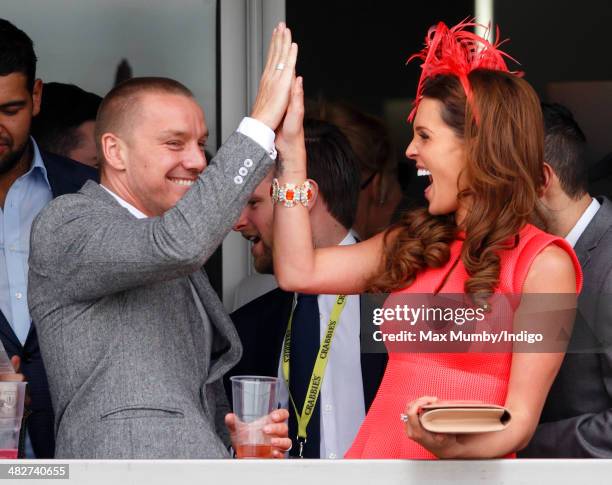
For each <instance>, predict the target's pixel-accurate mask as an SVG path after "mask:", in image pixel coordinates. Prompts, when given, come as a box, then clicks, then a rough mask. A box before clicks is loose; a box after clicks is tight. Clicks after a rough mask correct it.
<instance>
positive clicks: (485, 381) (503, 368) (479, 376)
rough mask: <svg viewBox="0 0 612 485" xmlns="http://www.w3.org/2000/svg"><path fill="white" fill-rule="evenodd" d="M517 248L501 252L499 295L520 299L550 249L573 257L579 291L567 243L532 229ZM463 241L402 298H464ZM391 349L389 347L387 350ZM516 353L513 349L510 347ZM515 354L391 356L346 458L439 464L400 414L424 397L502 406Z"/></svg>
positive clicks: (523, 232)
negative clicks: (413, 437)
mask: <svg viewBox="0 0 612 485" xmlns="http://www.w3.org/2000/svg"><path fill="white" fill-rule="evenodd" d="M519 235H520V238H519V244H518V246H517V247H516V248H515V249H512V250H506V251H502V252H501V253H500V258H501V261H500V263H501V265H500V278H499V281H500V283H499V287H498V288H497V289H496V290H495V293H503V294H511V293H513V294H520V293H521V289H522V287H523V282H524V281H525V277H526V275H527V272H528V270H529V268H530V266H531V263H532V262H533V260H534V258H535V257H536V256H537V255H538V254H539V253H540V252H541V251H542V250H543V249H544V248H546V247H547V246H548V245H550V244H556V245H557V246H559V247H561V248H562V249H564V250H565V251H567V253H568V254H569V255H570V256H571V258H572V260H573V262H574V266H575V270H576V289H577V291H580V289H581V286H582V272H581V269H580V264H579V263H578V260H577V259H576V256H575V254H574V251H573V250H572V248H571V246H570V245H569V244H568V243H567V242H566V241H565V239H562V238H559V237H556V236H552V235H550V234H547V233H545V232H543V231H541V230H539V229H537V228H536V227H534V226H532V225H526V226H525V227H524V228H523V229H522V230H521V231H520V234H519ZM461 246H462V240H456V241H454V242H453V243H452V244H451V247H450V252H451V256H450V259H449V261H448V263H447V264H446V265H445V266H444V267H442V268H435V269H432V268H429V269H427V270H426V271H424V272H423V273H422V274H420V275H419V276H418V277H417V279H416V281H415V282H414V284H412V285H411V286H410V287H408V288H405V289H403V290H400V291H399V292H397V293H394V294H392V296H393V295H396V294H398V293H399V294H402V293H417V294H425V293H433V292H436V291H440V293H464V286H463V285H464V282H465V281H466V280H467V278H468V275H467V272H466V270H465V267H464V266H463V263H462V262H461V255H460V253H461ZM387 347H389V345H387ZM510 350H511V347H510ZM511 363H512V353H511V351H509V352H498V353H484V352H467V353H422V352H421V353H416V352H392V351H390V352H389V362H388V364H387V368H386V371H385V375H384V377H383V380H382V382H381V385H380V388H379V390H378V392H377V394H376V398H375V399H374V401H373V403H372V406H371V407H370V410H369V411H368V414H367V416H366V418H365V420H364V422H363V424H362V425H361V428H360V429H359V432H358V434H357V436H356V438H355V441H354V442H353V444H352V445H351V448H350V449H349V450H348V451H347V453H346V455H345V458H373V459H375V458H408V459H434V458H436V457H435V456H434V455H433V454H432V453H430V452H429V451H428V450H426V449H425V448H423V447H422V446H421V445H420V444H418V443H416V442H415V441H412V440H411V439H410V438H408V436H407V435H406V432H405V428H404V423H402V422H401V420H400V414H401V413H403V412H404V411H405V408H406V405H407V403H408V402H410V401H412V400H414V399H417V398H419V397H421V396H437V397H438V398H440V399H442V400H450V399H458V400H479V401H483V402H486V403H492V404H499V405H503V404H504V402H505V400H506V393H507V387H508V381H509V378H510V365H511Z"/></svg>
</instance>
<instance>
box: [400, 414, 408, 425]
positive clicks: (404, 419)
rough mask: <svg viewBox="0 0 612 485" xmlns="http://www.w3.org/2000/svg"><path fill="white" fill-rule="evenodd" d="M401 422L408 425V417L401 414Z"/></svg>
mask: <svg viewBox="0 0 612 485" xmlns="http://www.w3.org/2000/svg"><path fill="white" fill-rule="evenodd" d="M400 420H401V421H402V423H407V422H408V415H407V414H404V413H401V414H400Z"/></svg>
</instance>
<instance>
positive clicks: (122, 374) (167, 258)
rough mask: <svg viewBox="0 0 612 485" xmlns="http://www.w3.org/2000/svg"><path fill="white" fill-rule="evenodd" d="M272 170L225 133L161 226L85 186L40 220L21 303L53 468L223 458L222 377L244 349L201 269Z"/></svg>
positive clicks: (257, 151)
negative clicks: (32, 342) (45, 396)
mask: <svg viewBox="0 0 612 485" xmlns="http://www.w3.org/2000/svg"><path fill="white" fill-rule="evenodd" d="M251 161H252V162H253V163H252V164H251ZM271 165H272V160H271V159H270V158H269V156H268V155H267V154H266V153H265V151H264V150H263V149H262V148H261V147H260V146H259V145H257V144H256V143H255V142H253V141H252V140H251V139H250V138H248V137H246V136H244V135H241V134H239V133H235V134H233V135H232V136H231V137H230V138H229V139H228V141H227V142H226V143H225V144H224V145H223V146H222V147H221V149H220V150H219V152H218V154H217V156H216V157H215V158H214V159H213V160H212V162H211V164H210V166H209V167H208V168H207V169H206V170H205V171H204V172H203V174H202V175H200V177H199V178H198V180H197V182H196V183H195V184H194V186H193V187H192V188H191V189H190V190H189V191H188V192H187V194H186V195H185V196H184V197H183V198H182V199H181V200H180V201H179V202H178V203H177V205H176V206H175V207H174V208H172V209H170V210H169V211H167V212H166V213H165V214H164V215H163V216H161V217H154V218H148V219H136V218H134V217H133V216H132V215H131V214H130V213H129V212H128V211H127V210H126V209H125V208H123V207H121V206H120V205H119V204H118V203H117V202H116V200H115V199H114V198H113V197H112V196H111V195H110V194H108V193H107V192H106V191H105V190H104V189H103V188H102V187H101V186H99V185H98V184H96V183H95V182H88V183H87V184H86V185H85V186H84V187H83V188H82V189H81V190H80V191H79V192H78V193H76V194H71V195H65V196H62V197H59V198H57V199H55V200H54V201H52V202H51V203H50V204H49V205H48V206H47V207H46V208H45V209H44V210H43V211H42V212H41V213H40V214H39V216H38V217H37V218H36V220H35V222H34V224H33V226H32V234H31V253H30V274H29V305H30V312H31V315H32V318H33V321H34V323H35V325H36V328H37V330H38V336H39V341H40V347H41V350H42V355H43V359H44V362H45V366H46V369H47V373H48V377H49V385H50V390H51V397H52V401H53V407H54V410H55V428H56V436H57V447H56V457H57V458H118V459H120V458H126V459H127V458H221V457H227V456H228V451H227V447H228V445H229V439H228V438H229V437H228V435H227V431H226V430H225V426H224V424H223V417H224V415H225V413H226V412H227V411H228V406H227V400H226V398H225V394H224V391H223V384H222V377H223V374H224V373H225V372H227V371H228V370H229V369H230V368H231V367H232V366H233V365H234V364H235V363H236V362H237V361H238V360H239V358H240V355H241V352H242V348H241V345H240V342H239V339H238V335H237V333H236V330H235V328H234V326H233V324H232V322H231V320H230V319H229V317H228V316H227V314H226V313H225V311H224V308H223V306H222V304H221V302H220V301H219V299H218V297H217V295H216V293H215V292H214V291H213V289H212V288H211V286H210V284H209V282H208V278H207V276H206V274H205V272H204V270H203V269H202V265H203V264H204V262H205V261H206V260H207V259H208V257H209V256H210V255H211V254H212V253H213V252H214V250H215V249H216V248H217V246H219V244H220V243H221V242H222V240H223V238H224V236H225V235H226V234H227V233H228V231H229V230H230V228H231V225H232V223H233V222H234V221H235V220H236V219H237V217H238V215H239V213H240V211H241V210H242V208H243V206H244V205H245V204H246V201H247V199H248V197H249V196H250V194H251V193H252V191H253V190H254V188H255V187H256V185H257V184H258V183H259V182H260V181H261V179H262V178H263V177H264V176H265V174H266V173H267V172H268V171H269V169H270V167H271ZM244 169H246V170H247V174H246V175H244V172H245V170H244ZM239 170H240V172H242V175H240V176H239ZM190 281H191V283H192V284H193V286H194V288H195V291H196V293H197V295H198V296H199V299H200V301H201V303H202V305H203V307H204V309H205V311H206V314H207V315H208V319H209V320H210V325H204V324H203V321H204V320H203V319H202V317H201V313H200V311H199V310H198V308H197V305H196V302H195V299H194V297H193V292H192V289H191V286H190V284H189V282H190Z"/></svg>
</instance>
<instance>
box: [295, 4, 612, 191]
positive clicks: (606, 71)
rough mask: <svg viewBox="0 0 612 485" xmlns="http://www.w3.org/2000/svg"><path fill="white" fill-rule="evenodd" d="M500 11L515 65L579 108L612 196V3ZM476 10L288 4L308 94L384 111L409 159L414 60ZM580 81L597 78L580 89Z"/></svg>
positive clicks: (594, 163) (544, 92)
mask: <svg viewBox="0 0 612 485" xmlns="http://www.w3.org/2000/svg"><path fill="white" fill-rule="evenodd" d="M493 10H494V14H493V16H494V22H495V24H496V25H499V26H500V29H501V36H502V38H509V39H510V41H509V42H508V43H507V44H506V46H505V50H507V52H508V53H509V54H510V55H512V56H513V57H515V58H516V59H517V60H519V61H520V62H521V66H516V65H515V64H511V68H513V69H520V70H523V71H525V77H526V79H527V80H528V81H529V82H530V83H531V84H532V85H533V86H534V88H535V89H536V91H537V92H538V94H539V95H540V96H541V97H542V98H543V99H544V100H547V101H558V102H562V103H563V104H565V105H567V106H568V107H569V108H570V109H571V110H572V111H574V115H575V117H576V120H577V121H578V123H579V124H580V125H581V127H582V128H583V130H584V132H585V134H586V136H587V140H589V141H590V145H589V152H588V154H587V160H586V161H587V162H588V163H589V164H590V165H591V180H592V191H593V192H595V193H601V194H607V195H611V196H612V141H610V140H612V137H611V136H609V135H608V130H612V128H608V127H610V126H612V55H611V54H610V50H611V49H612V40H610V36H609V31H610V26H612V1H611V0H580V1H576V0H495V1H494V9H493ZM473 15H474V0H447V1H443V0H438V1H435V0H429V1H421V2H416V1H391V0H386V1H385V0H381V1H378V2H374V1H365V0H355V1H351V2H348V1H342V0H326V1H324V0H309V1H303V0H287V1H286V17H287V23H288V25H289V27H290V28H291V29H292V31H293V34H294V38H295V40H296V41H297V42H298V44H299V46H300V53H299V59H298V73H299V74H301V75H303V76H304V88H305V92H306V96H307V97H310V98H317V97H319V96H320V97H324V98H326V99H330V100H343V101H347V102H350V103H352V104H353V105H355V106H356V107H358V108H361V109H362V110H364V111H367V112H369V113H371V114H374V115H378V116H380V117H383V118H384V119H385V122H386V123H387V125H388V128H389V130H390V133H391V136H392V139H393V141H394V144H395V145H396V146H395V149H396V153H397V156H398V160H399V161H400V163H401V162H405V159H404V156H403V151H404V150H405V148H406V145H407V144H408V143H409V142H410V138H411V129H410V127H409V126H408V125H407V123H406V121H405V120H406V116H407V115H408V113H409V110H410V103H409V102H410V99H411V98H412V97H413V96H414V92H415V89H416V84H417V81H418V76H419V72H420V71H419V68H418V63H416V62H415V63H413V64H411V65H408V66H406V65H405V61H406V59H407V58H408V56H409V55H411V54H412V53H414V52H416V51H418V50H419V49H420V48H421V47H422V45H423V39H424V37H425V34H426V32H427V29H428V28H429V27H430V26H431V25H434V24H435V23H436V22H438V21H440V20H442V21H444V22H446V23H447V24H451V25H452V24H455V23H457V22H458V21H460V20H462V19H464V18H466V17H471V16H473ZM575 81H580V82H588V83H589V84H579V85H577V86H576V85H574V86H570V83H571V82H575ZM560 83H561V86H560V85H559V84H560ZM551 86H553V87H554V89H551ZM555 96H556V98H555ZM402 100H403V101H402ZM402 102H403V103H404V104H402ZM390 108H392V109H390ZM407 166H410V165H409V164H407V163H406V165H404V170H406V168H405V167H407ZM595 180H599V181H600V182H598V183H597V184H595V185H593V184H594V181H595Z"/></svg>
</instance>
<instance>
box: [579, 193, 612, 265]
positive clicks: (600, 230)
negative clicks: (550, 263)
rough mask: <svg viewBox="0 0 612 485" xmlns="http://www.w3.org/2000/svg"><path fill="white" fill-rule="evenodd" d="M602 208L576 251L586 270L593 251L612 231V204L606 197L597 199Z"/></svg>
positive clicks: (587, 228) (580, 239)
mask: <svg viewBox="0 0 612 485" xmlns="http://www.w3.org/2000/svg"><path fill="white" fill-rule="evenodd" d="M597 200H598V201H599V203H600V204H601V207H600V208H599V210H598V211H597V214H595V217H593V219H592V220H591V222H590V223H589V225H588V226H587V227H586V229H585V231H584V232H583V233H582V235H581V236H580V238H579V239H578V241H577V242H576V246H575V247H574V251H575V252H576V256H577V257H578V261H580V266H582V268H583V269H584V268H586V267H587V266H588V264H589V261H590V259H591V251H593V249H595V248H596V247H597V245H598V244H599V241H601V238H602V237H603V236H604V234H606V232H608V231H609V230H611V229H612V202H610V200H608V198H606V197H597Z"/></svg>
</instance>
